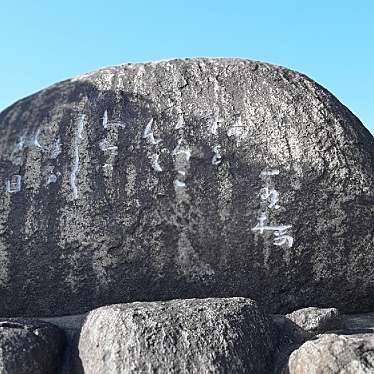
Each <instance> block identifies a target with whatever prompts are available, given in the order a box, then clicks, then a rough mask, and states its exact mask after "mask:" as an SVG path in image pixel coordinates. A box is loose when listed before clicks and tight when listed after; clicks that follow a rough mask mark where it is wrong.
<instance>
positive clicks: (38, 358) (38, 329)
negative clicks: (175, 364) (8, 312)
mask: <svg viewBox="0 0 374 374" xmlns="http://www.w3.org/2000/svg"><path fill="white" fill-rule="evenodd" d="M64 344H65V338H64V334H63V332H62V331H61V330H60V329H59V328H57V327H56V326H54V325H52V324H49V323H46V322H42V321H37V320H22V319H14V318H12V319H0V373H1V374H31V373H32V374H56V373H58V372H59V365H60V363H61V361H62V356H63V351H64Z"/></svg>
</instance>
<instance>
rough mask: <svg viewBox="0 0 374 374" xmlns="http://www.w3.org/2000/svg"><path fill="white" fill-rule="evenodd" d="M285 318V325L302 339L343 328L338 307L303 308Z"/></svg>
mask: <svg viewBox="0 0 374 374" xmlns="http://www.w3.org/2000/svg"><path fill="white" fill-rule="evenodd" d="M284 318H285V320H284V327H285V328H286V329H290V331H292V332H293V333H294V335H295V337H298V338H299V339H301V340H307V339H310V338H312V337H313V336H315V335H318V334H322V333H325V332H328V331H333V330H339V329H341V328H343V317H342V315H341V314H340V312H339V311H338V310H337V309H336V308H316V307H309V308H303V309H299V310H296V311H294V312H292V313H289V314H287V315H286V316H285V317H284Z"/></svg>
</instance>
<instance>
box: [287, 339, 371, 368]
mask: <svg viewBox="0 0 374 374" xmlns="http://www.w3.org/2000/svg"><path fill="white" fill-rule="evenodd" d="M283 373H284V374H311V373H314V374H372V373H374V334H373V333H369V334H352V335H336V334H326V335H321V336H320V337H319V338H318V339H316V340H310V341H308V342H306V343H304V344H303V345H302V346H301V347H300V348H299V349H297V350H295V351H294V352H293V353H292V354H291V356H290V358H289V361H288V367H287V368H285V370H284V371H283Z"/></svg>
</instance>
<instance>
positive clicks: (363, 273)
mask: <svg viewBox="0 0 374 374" xmlns="http://www.w3.org/2000/svg"><path fill="white" fill-rule="evenodd" d="M373 168H374V141H373V137H372V136H371V135H370V133H369V132H368V131H367V130H366V129H365V127H364V126H363V125H362V124H361V122H360V121H359V120H358V119H357V118H356V117H355V116H354V115H353V114H352V113H351V112H350V111H349V110H348V109H347V108H346V107H345V106H343V105H342V104H341V103H340V102H339V101H338V100H337V99H336V98H335V97H334V96H333V95H331V94H330V93H329V92H328V91H327V90H325V89H324V88H323V87H321V86H320V85H318V84H317V83H315V82H314V81H312V80H311V79H309V78H308V77H306V76H305V75H302V74H299V73H297V72H294V71H291V70H288V69H286V68H283V67H279V66H274V65H270V64H265V63H261V62H256V61H249V60H241V59H205V58H199V59H186V60H172V61H162V62H157V63H145V64H125V65H120V66H115V67H109V68H105V69H101V70H99V71H96V72H93V73H89V74H85V75H83V76H80V77H77V78H74V79H70V80H66V81H63V82H60V83H57V84H55V85H53V86H51V87H49V88H47V89H44V90H42V91H40V92H38V93H36V94H34V95H32V96H29V97H27V98H25V99H22V100H20V101H18V102H17V103H15V104H14V105H12V106H11V107H9V108H7V109H6V110H4V111H3V112H1V113H0V186H1V189H0V300H1V303H0V316H14V315H18V316H20V315H23V316H43V317H47V316H58V315H65V314H74V313H76V314H78V313H84V312H87V311H89V310H90V309H93V308H95V307H97V306H101V305H105V304H113V303H123V302H132V301H152V300H167V299H173V298H193V297H228V296H243V297H250V298H252V299H255V300H257V301H258V302H259V303H260V304H262V305H264V306H265V307H266V308H267V310H268V311H269V312H271V313H288V312H290V311H292V310H295V309H297V308H300V307H304V306H308V305H315V306H318V307H330V306H332V305H333V306H334V307H337V308H339V309H340V310H342V311H343V312H355V311H356V312H364V311H368V310H370V308H371V309H372V310H373V308H374V298H373V294H374V256H373V235H374V232H373V231H374V228H373V221H374V204H373V203H374V171H373Z"/></svg>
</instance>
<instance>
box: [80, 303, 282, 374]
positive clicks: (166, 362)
mask: <svg viewBox="0 0 374 374" xmlns="http://www.w3.org/2000/svg"><path fill="white" fill-rule="evenodd" d="M274 350H275V339H274V331H273V325H272V322H271V319H270V318H269V317H268V316H266V315H265V314H264V313H263V312H262V311H261V309H259V307H258V306H257V305H256V303H255V302H254V301H252V300H249V299H243V298H232V299H188V300H172V301H166V302H143V303H141V302H139V303H131V304H118V305H110V306H105V307H102V308H99V309H96V310H94V311H92V312H90V313H89V315H88V317H87V319H86V321H85V323H84V325H83V328H82V332H81V335H80V340H79V357H80V359H81V362H82V367H83V371H84V373H85V374H96V373H97V374H99V373H229V372H230V373H231V372H232V373H238V374H239V373H253V374H256V373H259V374H265V373H271V372H272V364H273V353H274Z"/></svg>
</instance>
